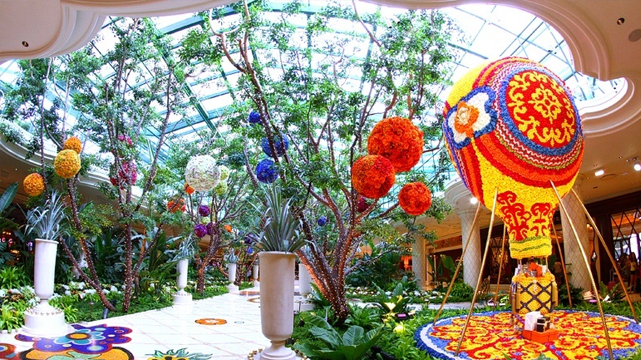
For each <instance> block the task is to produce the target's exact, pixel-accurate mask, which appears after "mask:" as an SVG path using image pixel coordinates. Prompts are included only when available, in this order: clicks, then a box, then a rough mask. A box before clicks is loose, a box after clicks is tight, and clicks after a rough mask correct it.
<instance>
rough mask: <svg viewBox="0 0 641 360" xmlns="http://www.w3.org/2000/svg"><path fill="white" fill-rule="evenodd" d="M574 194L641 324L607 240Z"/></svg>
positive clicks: (636, 319) (637, 320)
mask: <svg viewBox="0 0 641 360" xmlns="http://www.w3.org/2000/svg"><path fill="white" fill-rule="evenodd" d="M572 194H573V195H574V196H575V197H576V199H577V200H578V201H579V202H580V203H581V206H582V207H583V212H584V213H585V217H587V218H588V221H589V222H590V225H592V228H593V229H594V232H595V233H596V235H597V237H598V238H599V240H600V241H601V245H603V248H604V249H605V253H606V254H608V257H609V258H610V262H612V267H614V271H615V272H616V273H617V277H618V278H619V284H621V288H622V289H623V292H624V293H625V299H626V300H627V301H628V305H630V310H631V311H632V315H633V316H634V320H635V321H636V322H637V324H638V323H639V319H638V318H637V313H636V311H635V310H634V306H633V305H632V300H631V299H630V294H629V293H628V289H627V287H626V286H625V284H624V283H623V277H621V272H619V267H618V266H617V264H616V261H615V260H614V256H612V253H611V252H610V249H608V246H607V244H606V243H605V239H604V238H603V235H602V234H601V232H600V231H599V228H597V227H596V223H595V222H594V219H592V216H590V213H589V212H588V209H587V208H586V207H585V205H584V204H583V201H581V198H579V194H577V193H576V191H574V189H572Z"/></svg>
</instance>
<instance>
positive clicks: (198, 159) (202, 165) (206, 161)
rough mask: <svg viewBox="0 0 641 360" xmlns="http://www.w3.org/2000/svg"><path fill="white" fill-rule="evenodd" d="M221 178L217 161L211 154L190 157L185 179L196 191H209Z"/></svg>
mask: <svg viewBox="0 0 641 360" xmlns="http://www.w3.org/2000/svg"><path fill="white" fill-rule="evenodd" d="M219 179H220V170H219V169H218V166H216V161H215V160H214V158H212V157H211V156H209V155H198V156H194V157H192V158H191V159H189V162H188V163H187V167H186V168H185V180H187V183H188V184H189V185H190V186H191V187H193V188H194V189H195V190H196V191H203V192H204V191H209V190H211V189H213V188H214V186H216V184H217V183H218V180H219Z"/></svg>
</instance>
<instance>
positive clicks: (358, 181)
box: [352, 155, 396, 199]
mask: <svg viewBox="0 0 641 360" xmlns="http://www.w3.org/2000/svg"><path fill="white" fill-rule="evenodd" d="M394 181H396V174H395V172H394V166H392V163H391V162H390V161H389V160H388V159H387V158H385V157H383V156H381V155H365V156H363V157H362V158H360V159H358V160H356V161H355V162H354V164H353V165H352V185H353V186H354V189H355V190H356V191H357V192H358V193H359V194H361V195H363V196H364V197H367V198H370V199H378V198H382V197H383V196H385V195H386V194H387V193H388V192H389V190H390V189H391V188H392V185H394Z"/></svg>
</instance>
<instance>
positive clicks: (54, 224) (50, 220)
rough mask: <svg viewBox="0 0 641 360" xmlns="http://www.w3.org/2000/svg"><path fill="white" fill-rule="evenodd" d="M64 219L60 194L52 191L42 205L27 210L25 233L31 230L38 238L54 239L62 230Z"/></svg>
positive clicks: (29, 232)
mask: <svg viewBox="0 0 641 360" xmlns="http://www.w3.org/2000/svg"><path fill="white" fill-rule="evenodd" d="M66 219H67V215H66V214H65V212H64V203H63V201H62V195H60V194H59V193H58V192H57V191H52V192H51V195H50V196H49V199H47V201H46V202H45V203H44V205H42V206H37V207H35V208H33V209H31V210H29V211H28V212H27V226H26V233H27V234H31V233H32V232H33V233H35V235H36V237H38V238H41V239H48V240H55V239H57V238H58V236H60V235H61V233H62V232H63V229H64V222H65V221H66Z"/></svg>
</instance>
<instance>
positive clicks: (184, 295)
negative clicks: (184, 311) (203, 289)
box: [173, 290, 192, 305]
mask: <svg viewBox="0 0 641 360" xmlns="http://www.w3.org/2000/svg"><path fill="white" fill-rule="evenodd" d="M173 298H174V305H190V304H191V302H192V296H191V294H190V293H188V292H186V291H184V290H180V291H179V292H177V293H175V294H174V295H173Z"/></svg>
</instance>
